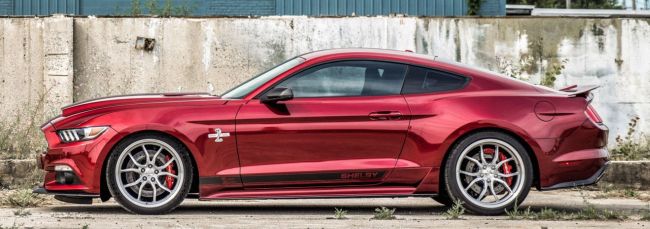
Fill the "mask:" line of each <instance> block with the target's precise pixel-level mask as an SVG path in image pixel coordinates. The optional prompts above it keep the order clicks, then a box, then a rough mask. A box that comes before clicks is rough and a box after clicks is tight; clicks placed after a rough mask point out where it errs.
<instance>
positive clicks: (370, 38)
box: [0, 17, 650, 142]
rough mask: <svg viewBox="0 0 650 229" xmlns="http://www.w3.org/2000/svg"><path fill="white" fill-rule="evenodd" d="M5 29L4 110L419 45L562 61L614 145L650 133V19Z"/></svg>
mask: <svg viewBox="0 0 650 229" xmlns="http://www.w3.org/2000/svg"><path fill="white" fill-rule="evenodd" d="M51 21H65V23H66V25H69V26H68V27H66V28H68V29H69V30H68V31H66V32H63V33H60V34H61V35H58V36H57V37H67V38H66V39H63V38H61V39H63V41H64V42H62V43H61V44H62V46H65V44H67V42H68V41H69V40H70V39H72V40H73V41H74V43H73V45H72V47H73V55H72V57H73V58H74V60H73V62H72V63H73V64H72V67H73V69H74V74H72V73H71V72H68V74H67V78H66V77H53V76H52V75H57V74H50V73H46V71H44V70H43V69H44V68H46V67H47V66H51V65H53V64H51V63H49V62H48V61H45V60H44V59H43V56H48V55H47V54H46V53H48V52H47V50H45V48H44V47H41V46H45V45H44V44H47V41H48V40H51V38H49V36H52V35H55V34H59V33H54V34H50V33H43V31H45V28H49V27H50V26H48V25H49V24H50V22H51ZM0 22H2V23H0V24H2V25H3V26H2V27H0V34H2V35H3V36H2V37H3V39H4V41H3V42H2V44H4V46H0V47H4V49H2V48H0V51H1V50H4V51H3V52H4V55H2V56H0V58H3V59H0V63H2V64H3V65H2V74H1V75H0V78H1V79H2V80H5V81H6V82H10V83H2V85H3V86H2V87H3V88H2V90H3V91H2V92H0V95H2V97H0V101H1V102H2V103H3V107H9V108H3V109H15V108H16V107H19V106H22V105H21V104H24V102H19V101H28V100H27V99H25V98H31V97H33V94H34V93H40V92H42V91H43V89H44V88H45V87H44V86H43V85H41V84H43V82H50V81H48V80H45V79H44V77H46V76H47V77H49V78H50V79H56V80H53V81H51V82H55V81H56V82H58V84H56V85H69V82H70V81H66V80H63V79H68V80H69V79H70V78H71V77H72V75H74V85H73V89H72V88H65V87H64V86H61V87H57V88H59V91H60V92H61V93H60V96H61V98H63V99H62V100H61V101H70V99H69V97H66V96H68V95H69V94H70V93H74V97H73V98H74V101H80V100H85V99H90V98H95V97H100V96H107V95H116V94H126V93H144V92H169V91H208V92H211V93H214V94H218V93H220V92H223V91H224V90H226V89H228V88H230V87H232V86H234V85H237V84H238V83H240V82H242V81H244V80H246V79H247V78H249V77H251V76H253V75H254V74H255V73H257V72H260V71H262V70H264V69H266V68H269V67H271V66H273V65H275V64H278V63H280V62H282V61H283V60H285V59H287V58H290V57H292V56H295V55H298V54H301V53H305V52H310V51H314V50H319V49H328V48H343V47H369V48H370V47H372V48H389V49H398V50H404V49H409V50H414V51H416V52H418V53H424V54H428V55H431V56H438V57H439V58H446V59H452V60H457V61H460V62H464V63H468V64H471V65H476V66H480V67H484V68H488V69H491V70H495V71H502V72H505V73H507V74H509V75H516V76H518V77H520V78H523V79H525V80H528V81H531V82H535V83H538V82H540V78H541V76H543V75H544V73H545V72H547V71H548V69H550V68H551V67H552V66H561V65H564V66H565V67H566V69H565V70H564V71H562V73H561V74H560V75H559V76H558V78H557V80H556V82H555V86H556V87H558V88H559V87H562V86H565V85H571V84H580V85H585V84H600V85H602V86H603V87H602V88H601V89H599V90H598V91H596V99H595V101H594V106H595V107H596V108H597V110H598V111H599V112H600V114H601V116H603V118H604V119H605V122H606V123H607V125H608V126H609V127H610V128H611V136H612V137H611V138H610V140H611V141H610V142H613V139H614V137H615V136H616V135H619V134H624V133H625V132H626V131H627V123H628V121H629V120H630V119H631V118H632V117H634V116H639V117H640V118H641V120H640V122H639V130H640V131H643V132H646V133H650V119H649V118H648V117H650V52H649V51H648V50H650V24H649V22H650V20H649V19H624V18H623V19H572V18H409V17H407V18H403V17H371V18H368V17H354V18H308V17H266V18H257V19H247V18H208V19H200V18H198V19H197V18H192V19H182V18H93V17H90V18H75V19H70V18H45V19H43V18H36V19H6V18H5V19H0ZM52 23H53V22H52ZM60 23H63V22H60ZM39 26H40V27H39ZM41 27H42V28H41ZM30 28H31V29H30ZM72 31H73V33H72ZM137 36H145V37H151V38H155V39H156V46H155V48H154V50H153V51H142V50H136V49H134V44H135V40H136V37H137ZM57 39H59V38H57ZM23 41H24V42H23ZM25 42H26V44H27V45H24V44H25ZM39 47H41V48H39ZM66 47H67V46H66ZM62 49H63V48H62ZM65 50H69V49H65ZM63 53H65V52H63ZM25 56H28V57H29V58H31V59H29V60H24V59H25V58H26V57H25ZM62 56H68V57H69V55H62ZM39 58H40V59H39ZM16 61H18V62H16ZM68 67H69V66H68ZM68 70H69V69H68ZM28 71H29V72H28ZM48 72H50V71H48ZM61 72H63V70H62V71H61ZM33 73H35V74H33ZM63 75H65V74H63ZM27 82H32V83H27ZM30 85H31V86H30ZM210 89H212V90H210ZM14 91H16V92H14ZM16 93H18V95H19V96H17V97H14V96H13V95H14V94H16ZM14 98H18V99H14ZM66 99H67V100H66ZM5 104H6V106H5ZM51 104H56V103H51Z"/></svg>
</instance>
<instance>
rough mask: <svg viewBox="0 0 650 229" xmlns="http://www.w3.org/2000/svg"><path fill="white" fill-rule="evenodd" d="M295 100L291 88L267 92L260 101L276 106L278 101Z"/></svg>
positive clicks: (280, 88)
mask: <svg viewBox="0 0 650 229" xmlns="http://www.w3.org/2000/svg"><path fill="white" fill-rule="evenodd" d="M291 99H293V91H292V90H291V88H285V87H279V88H273V89H272V90H270V91H269V92H267V93H266V94H265V95H264V96H262V98H261V99H260V101H261V102H262V103H266V104H274V103H277V102H278V101H286V100H291Z"/></svg>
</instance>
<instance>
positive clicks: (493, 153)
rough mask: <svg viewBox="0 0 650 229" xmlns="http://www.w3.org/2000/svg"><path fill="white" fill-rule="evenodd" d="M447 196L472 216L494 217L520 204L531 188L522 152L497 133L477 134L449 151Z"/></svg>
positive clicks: (514, 142)
mask: <svg viewBox="0 0 650 229" xmlns="http://www.w3.org/2000/svg"><path fill="white" fill-rule="evenodd" d="M445 171H446V172H445V183H446V187H447V190H448V194H449V196H450V197H451V198H452V199H453V200H454V201H460V202H462V203H463V206H464V207H465V208H466V209H468V210H470V211H471V212H473V213H475V214H481V215H496V214H502V213H504V210H507V209H511V208H513V207H514V206H515V204H519V203H521V202H523V200H524V199H525V198H526V196H527V195H528V192H529V190H530V186H531V184H532V177H533V170H532V163H531V161H530V158H529V156H528V153H527V152H526V149H525V148H524V147H523V145H521V143H519V141H517V140H516V139H514V138H513V137H511V136H510V135H507V134H504V133H501V132H492V131H490V132H479V133H476V134H473V135H470V136H468V137H466V138H465V139H463V140H461V141H460V142H459V143H458V144H456V146H455V147H454V148H453V151H452V152H451V155H450V158H449V160H448V161H447V164H446V166H445Z"/></svg>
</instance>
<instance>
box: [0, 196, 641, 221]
mask: <svg viewBox="0 0 650 229" xmlns="http://www.w3.org/2000/svg"><path fill="white" fill-rule="evenodd" d="M644 195H647V193H640V194H639V196H644ZM583 196H585V197H587V199H588V201H589V202H590V203H591V204H593V205H595V206H596V207H597V208H599V209H609V210H615V211H620V212H625V214H626V215H629V217H630V218H629V219H627V220H624V221H616V220H614V221H569V220H562V221H537V220H511V219H509V218H508V216H505V215H504V216H490V217H485V216H474V215H468V214H465V215H463V216H461V219H459V220H448V219H447V218H446V216H445V215H444V212H445V211H446V210H447V208H446V207H444V206H442V205H440V204H438V203H436V202H435V201H433V200H431V199H428V198H395V199H391V198H377V199H308V200H229V201H208V202H203V201H197V200H188V201H185V203H183V205H181V206H180V207H179V208H178V209H176V210H175V211H174V212H172V213H171V214H168V215H158V216H145V215H134V214H129V213H127V212H125V211H124V210H122V209H121V208H120V206H118V205H117V204H116V203H115V202H113V201H109V202H106V203H98V202H96V203H95V204H93V205H72V204H65V203H62V202H58V201H55V200H52V201H51V203H50V204H49V205H46V206H43V207H39V208H29V209H27V211H28V212H29V213H28V214H27V215H25V216H16V215H15V214H14V212H15V211H16V210H17V209H16V208H9V207H3V208H0V226H1V227H2V228H8V227H9V228H11V227H26V228H84V227H86V226H87V228H360V227H361V228H388V227H391V228H431V227H454V228H458V227H460V228H501V229H502V228H650V221H642V220H640V219H639V218H640V215H639V214H641V212H643V211H647V210H648V209H650V202H648V199H645V198H630V197H624V196H618V195H612V196H613V197H607V196H606V194H603V193H602V192H595V191H583V192H578V191H575V190H573V191H551V192H536V191H532V192H531V194H530V195H529V197H528V198H527V200H526V201H525V202H524V203H523V204H522V205H523V206H522V207H523V208H526V207H528V206H530V207H531V209H533V210H540V209H543V208H552V209H555V210H558V211H575V210H579V209H581V208H584V207H585V206H586V205H585V203H584V198H583ZM378 206H385V207H388V208H396V209H397V210H396V211H395V216H396V217H397V219H394V220H374V219H371V218H372V217H373V211H374V209H375V208H377V207H378ZM335 207H337V208H342V209H345V210H347V211H348V214H347V217H348V219H345V220H336V219H332V217H333V216H334V208H335Z"/></svg>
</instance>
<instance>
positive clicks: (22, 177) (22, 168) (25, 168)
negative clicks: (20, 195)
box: [0, 159, 41, 188]
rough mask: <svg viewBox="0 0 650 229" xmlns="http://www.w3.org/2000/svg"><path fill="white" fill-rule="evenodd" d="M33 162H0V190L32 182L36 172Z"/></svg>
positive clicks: (34, 162) (37, 171)
mask: <svg viewBox="0 0 650 229" xmlns="http://www.w3.org/2000/svg"><path fill="white" fill-rule="evenodd" d="M36 167H37V166H36V161H35V160H33V159H32V160H0V188H13V187H16V186H17V185H23V184H26V183H28V182H32V181H33V178H34V177H37V176H34V175H35V174H36V173H39V172H41V171H39V170H37V169H38V168H36ZM30 179H31V180H30Z"/></svg>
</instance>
